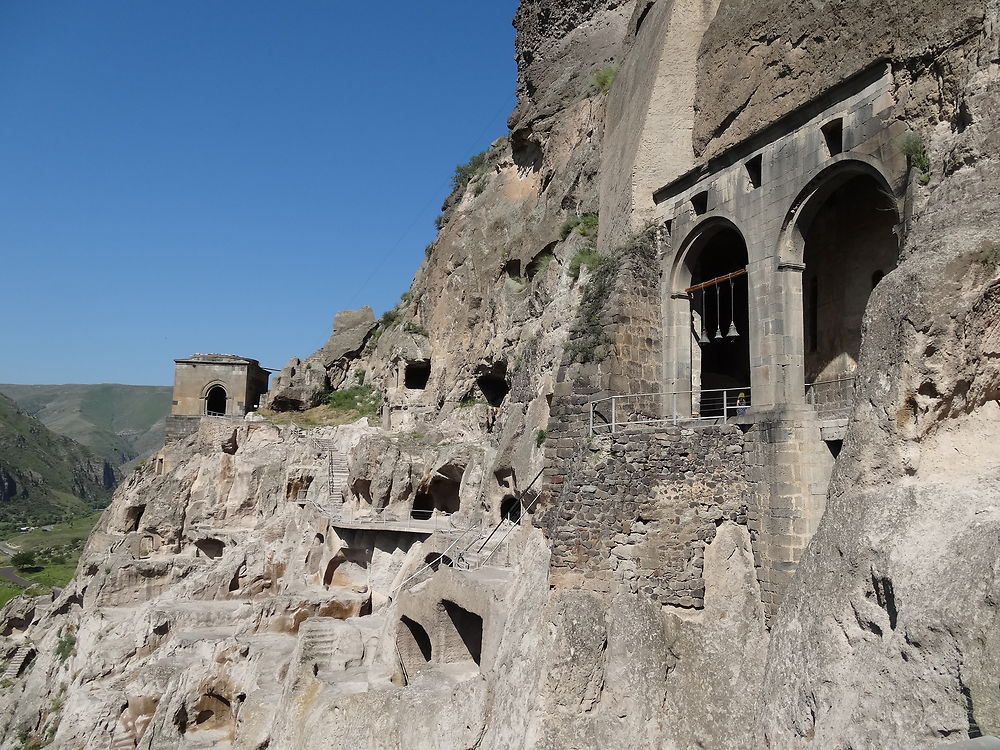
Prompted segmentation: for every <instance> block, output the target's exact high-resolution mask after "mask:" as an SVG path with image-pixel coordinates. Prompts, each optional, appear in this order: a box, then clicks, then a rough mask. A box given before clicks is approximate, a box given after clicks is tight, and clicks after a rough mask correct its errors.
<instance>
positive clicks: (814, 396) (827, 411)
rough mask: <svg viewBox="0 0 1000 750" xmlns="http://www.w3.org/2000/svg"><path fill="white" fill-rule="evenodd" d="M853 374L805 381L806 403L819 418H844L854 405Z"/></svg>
mask: <svg viewBox="0 0 1000 750" xmlns="http://www.w3.org/2000/svg"><path fill="white" fill-rule="evenodd" d="M856 379H857V378H856V376H854V375H845V376H843V377H840V378H830V379H828V380H816V381H813V382H812V383H806V403H807V404H809V405H810V406H812V407H813V408H814V409H816V411H817V412H819V415H820V418H821V419H838V418H840V419H846V418H847V417H850V416H851V408H852V407H853V405H854V383H855V380H856Z"/></svg>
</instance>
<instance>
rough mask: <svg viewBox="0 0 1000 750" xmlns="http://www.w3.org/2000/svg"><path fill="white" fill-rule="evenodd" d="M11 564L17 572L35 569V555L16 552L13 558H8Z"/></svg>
mask: <svg viewBox="0 0 1000 750" xmlns="http://www.w3.org/2000/svg"><path fill="white" fill-rule="evenodd" d="M10 561H11V563H12V564H13V565H14V567H15V568H17V569H18V570H24V569H25V568H33V567H35V553H34V552H27V551H26V552H18V553H16V554H15V555H14V556H13V557H11V558H10Z"/></svg>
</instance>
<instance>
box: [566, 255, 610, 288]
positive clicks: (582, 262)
mask: <svg viewBox="0 0 1000 750" xmlns="http://www.w3.org/2000/svg"><path fill="white" fill-rule="evenodd" d="M603 257H604V256H602V255H601V254H600V253H598V252H597V251H596V250H595V249H594V248H592V247H585V248H583V249H582V250H578V251H577V253H576V255H574V256H573V258H572V259H571V260H570V262H569V275H570V277H571V278H572V279H573V280H574V281H575V280H576V279H578V278H580V270H581V269H582V268H583V267H584V266H586V267H587V268H589V269H591V270H593V269H594V268H596V267H597V265H598V264H599V263H600V262H601V259H602V258H603Z"/></svg>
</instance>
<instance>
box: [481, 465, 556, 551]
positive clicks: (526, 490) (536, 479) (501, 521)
mask: <svg viewBox="0 0 1000 750" xmlns="http://www.w3.org/2000/svg"><path fill="white" fill-rule="evenodd" d="M544 472H545V467H544V466H543V467H542V469H541V470H540V471H539V472H538V473H537V474H535V478H534V479H532V480H531V481H530V482H528V486H527V487H525V488H524V489H523V490H521V492H520V494H519V495H517V496H516V498H515V499H516V500H517V501H518V504H520V503H521V500H522V499H523V498H524V496H525V494H527V492H528V490H530V489H531V488H532V487H533V486H534V484H535V482H537V481H538V478H539V477H540V476H541V475H542V474H543V473H544ZM537 499H538V495H535V500H537ZM532 502H534V500H533V501H532ZM521 510H522V512H523V511H524V510H525V507H524V505H521ZM505 520H506V519H504V518H501V519H500V521H499V522H498V523H497V525H496V526H494V527H493V531H491V532H490V535H489V536H488V537H486V540H485V541H484V542H483V543H482V544H481V545H480V547H479V549H478V550H477V551H478V552H482V551H483V547H485V546H486V544H487V542H489V541H490V539H492V538H493V535H494V534H495V533H496V532H497V530H498V529H499V528H500V526H501V525H503V522H504V521H505ZM518 520H519V521H520V517H518Z"/></svg>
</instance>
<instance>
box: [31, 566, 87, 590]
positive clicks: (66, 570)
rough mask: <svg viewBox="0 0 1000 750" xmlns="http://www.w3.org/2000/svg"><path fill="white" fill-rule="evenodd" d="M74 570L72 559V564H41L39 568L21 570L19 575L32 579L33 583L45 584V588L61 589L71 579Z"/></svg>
mask: <svg viewBox="0 0 1000 750" xmlns="http://www.w3.org/2000/svg"><path fill="white" fill-rule="evenodd" d="M75 572H76V561H74V562H73V564H72V565H71V564H69V563H61V564H52V565H43V566H42V567H41V568H38V569H36V570H33V571H30V572H22V573H21V575H23V576H24V577H25V578H27V579H28V580H29V581H34V582H35V583H37V584H39V585H41V586H45V587H46V588H50V589H51V588H59V589H61V588H64V587H65V586H66V584H67V583H69V582H70V581H71V580H73V574H74V573H75Z"/></svg>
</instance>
